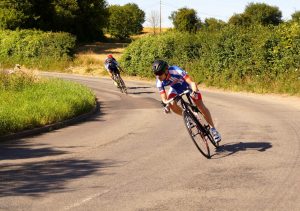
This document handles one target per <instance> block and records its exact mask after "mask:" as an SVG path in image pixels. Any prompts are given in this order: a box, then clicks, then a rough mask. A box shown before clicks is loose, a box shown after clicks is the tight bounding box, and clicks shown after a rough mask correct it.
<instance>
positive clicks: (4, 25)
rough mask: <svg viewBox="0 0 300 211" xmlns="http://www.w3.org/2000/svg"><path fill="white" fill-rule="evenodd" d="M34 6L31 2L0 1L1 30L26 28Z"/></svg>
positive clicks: (24, 0)
mask: <svg viewBox="0 0 300 211" xmlns="http://www.w3.org/2000/svg"><path fill="white" fill-rule="evenodd" d="M31 9H32V4H31V3H30V1H29V0H0V28H1V29H12V30H14V29H16V28H22V27H24V28H26V24H27V23H28V22H29V20H30V17H31V16H30V12H31Z"/></svg>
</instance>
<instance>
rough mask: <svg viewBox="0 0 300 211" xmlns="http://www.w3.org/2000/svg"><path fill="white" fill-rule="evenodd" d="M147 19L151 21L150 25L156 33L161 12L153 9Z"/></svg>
mask: <svg viewBox="0 0 300 211" xmlns="http://www.w3.org/2000/svg"><path fill="white" fill-rule="evenodd" d="M147 21H148V22H149V23H150V26H151V27H152V29H153V34H156V28H158V25H159V13H158V12H157V11H151V14H150V16H149V17H148V18H147Z"/></svg>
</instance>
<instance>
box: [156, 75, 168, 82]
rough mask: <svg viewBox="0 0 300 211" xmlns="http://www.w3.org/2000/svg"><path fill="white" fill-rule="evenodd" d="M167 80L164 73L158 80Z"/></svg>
mask: <svg viewBox="0 0 300 211" xmlns="http://www.w3.org/2000/svg"><path fill="white" fill-rule="evenodd" d="M166 78H167V74H166V73H163V74H162V75H159V76H158V79H159V80H160V81H163V80H165V79H166Z"/></svg>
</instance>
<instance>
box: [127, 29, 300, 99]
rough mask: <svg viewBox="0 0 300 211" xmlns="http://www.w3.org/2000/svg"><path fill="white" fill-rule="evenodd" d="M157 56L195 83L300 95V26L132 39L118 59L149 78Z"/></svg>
mask: <svg viewBox="0 0 300 211" xmlns="http://www.w3.org/2000/svg"><path fill="white" fill-rule="evenodd" d="M156 58H162V59H165V60H167V61H168V62H169V63H170V64H175V65H179V66H181V67H183V68H184V69H186V70H187V71H188V72H189V73H190V74H191V75H192V76H193V78H194V79H195V80H196V81H197V82H204V83H206V84H207V85H213V86H218V87H223V88H230V89H238V90H248V91H255V92H280V93H290V94H300V74H299V73H300V72H299V70H298V69H299V67H300V25H299V24H297V23H285V24H281V25H279V26H277V27H263V26H252V27H247V28H245V27H236V26H229V25H228V26H227V27H225V28H223V29H222V30H220V31H217V32H216V31H214V32H209V31H204V30H203V31H200V32H199V33H197V34H187V33H186V34H185V33H178V32H170V33H165V34H162V35H159V36H148V37H145V38H141V39H140V40H137V41H135V42H133V43H132V44H131V45H129V47H128V48H127V49H126V50H125V52H124V54H123V56H122V59H121V62H122V65H124V67H125V69H126V70H127V72H128V73H129V74H130V75H140V76H143V77H153V76H152V74H151V64H152V62H153V60H154V59H156Z"/></svg>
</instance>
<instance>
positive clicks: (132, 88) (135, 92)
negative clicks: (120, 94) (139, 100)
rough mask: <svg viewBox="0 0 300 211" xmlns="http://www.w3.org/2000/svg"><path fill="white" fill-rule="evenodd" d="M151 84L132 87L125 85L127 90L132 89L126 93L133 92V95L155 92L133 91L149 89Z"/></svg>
mask: <svg viewBox="0 0 300 211" xmlns="http://www.w3.org/2000/svg"><path fill="white" fill-rule="evenodd" d="M149 88H151V86H133V87H127V90H132V92H131V91H129V92H128V94H134V95H139V94H153V93H155V92H152V91H133V90H136V89H149Z"/></svg>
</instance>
